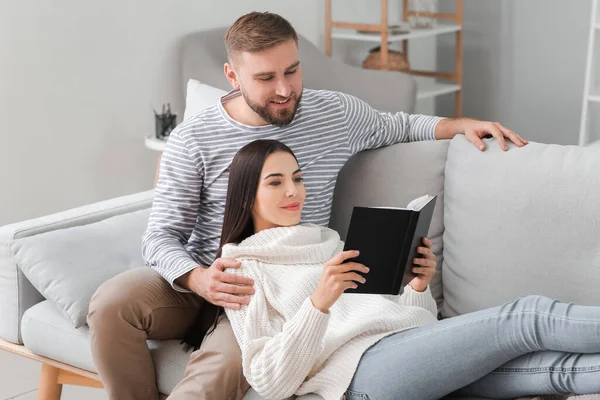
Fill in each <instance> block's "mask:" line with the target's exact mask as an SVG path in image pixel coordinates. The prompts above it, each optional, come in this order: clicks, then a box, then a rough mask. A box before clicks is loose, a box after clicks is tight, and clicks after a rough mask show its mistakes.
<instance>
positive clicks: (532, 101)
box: [437, 0, 597, 144]
mask: <svg viewBox="0 0 600 400" xmlns="http://www.w3.org/2000/svg"><path fill="white" fill-rule="evenodd" d="M441 3H442V4H444V3H443V2H441ZM450 3H453V2H450ZM464 9H465V15H464V114H465V116H470V117H474V118H479V119H489V120H493V121H500V122H501V123H503V124H504V125H505V126H508V127H510V128H511V129H513V130H515V131H517V132H519V133H520V134H522V136H524V137H526V138H527V139H529V140H532V141H537V142H542V143H558V144H577V140H578V135H579V126H580V117H581V108H582V104H583V84H584V75H585V62H586V51H587V41H588V32H589V31H588V29H589V24H590V12H591V0H577V1H566V0H527V1H522V0H494V1H489V0H488V1H481V0H465V1H464ZM439 43H440V47H439V48H440V52H439V53H438V63H439V64H440V68H444V67H447V66H448V65H447V63H448V59H449V58H448V55H449V54H450V53H451V52H452V51H453V42H452V41H450V40H448V38H443V37H440V41H439ZM452 107H453V103H452V102H451V101H448V100H446V99H444V100H440V101H439V102H438V108H437V112H438V113H442V114H443V113H446V112H448V110H449V109H452ZM596 115H597V114H596Z"/></svg>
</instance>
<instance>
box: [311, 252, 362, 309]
mask: <svg viewBox="0 0 600 400" xmlns="http://www.w3.org/2000/svg"><path fill="white" fill-rule="evenodd" d="M358 254H359V253H358V251H356V250H349V251H344V252H342V253H340V254H338V255H337V256H335V257H333V258H332V259H331V260H329V261H328V262H327V264H325V267H324V268H323V273H322V274H321V279H320V280H319V284H318V285H317V289H316V290H315V292H314V293H313V295H312V296H311V297H310V299H311V301H312V303H313V306H314V307H315V308H316V309H317V310H319V311H321V312H322V313H325V314H327V313H328V312H329V308H331V306H332V305H333V304H334V303H335V302H336V301H337V300H338V299H339V298H340V296H341V295H342V294H343V293H344V291H345V290H346V289H350V288H353V289H355V288H356V287H357V284H356V283H355V282H354V281H356V282H361V283H365V282H366V279H365V278H363V277H362V275H360V274H358V273H356V272H355V271H359V272H362V273H365V274H366V273H367V272H369V268H367V267H365V266H364V265H362V264H359V263H356V262H348V263H344V264H342V263H343V262H344V261H345V260H347V259H348V258H354V257H357V256H358Z"/></svg>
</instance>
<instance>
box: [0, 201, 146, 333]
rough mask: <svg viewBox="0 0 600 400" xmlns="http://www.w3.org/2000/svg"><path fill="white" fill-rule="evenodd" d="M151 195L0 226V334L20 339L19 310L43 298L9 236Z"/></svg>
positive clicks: (90, 216)
mask: <svg viewBox="0 0 600 400" xmlns="http://www.w3.org/2000/svg"><path fill="white" fill-rule="evenodd" d="M153 195H154V191H153V190H149V191H146V192H140V193H136V194H132V195H127V196H122V197H117V198H114V199H110V200H105V201H101V202H97V203H93V204H89V205H85V206H82V207H77V208H73V209H70V210H66V211H62V212H59V213H55V214H51V215H47V216H43V217H40V218H34V219H30V220H27V221H22V222H17V223H14V224H10V225H5V226H2V227H0V338H2V339H5V340H8V341H10V342H13V343H22V340H21V329H20V324H21V318H22V316H23V314H24V313H25V311H26V310H27V309H28V308H30V307H31V306H33V305H35V304H37V303H39V302H40V301H42V300H44V298H43V297H42V295H41V294H40V293H39V292H38V291H37V290H36V289H35V288H34V287H33V286H32V285H31V283H30V282H29V281H28V280H27V278H26V277H25V275H23V273H22V272H21V271H20V270H19V268H18V266H17V264H16V262H15V260H14V258H13V256H12V253H11V251H10V248H9V243H10V242H11V241H12V240H14V239H20V238H24V237H30V236H35V235H39V234H41V233H45V232H50V231H55V230H59V229H65V228H70V227H74V226H82V225H87V224H91V223H95V222H98V221H101V220H104V219H106V218H110V217H113V216H116V215H122V214H127V213H130V212H134V211H138V210H142V209H146V208H150V207H151V206H152V199H153Z"/></svg>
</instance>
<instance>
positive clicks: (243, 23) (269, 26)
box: [225, 11, 298, 62]
mask: <svg viewBox="0 0 600 400" xmlns="http://www.w3.org/2000/svg"><path fill="white" fill-rule="evenodd" d="M290 39H292V40H294V42H296V44H297V43H298V35H297V34H296V31H295V30H294V27H293V26H292V24H290V23H289V22H288V21H287V20H286V19H285V18H283V17H282V16H280V15H277V14H273V13H270V12H256V11H254V12H251V13H248V14H246V15H243V16H241V17H240V18H238V20H237V21H235V22H234V23H233V25H231V27H230V28H229V30H228V31H227V33H226V34H225V47H226V48H227V56H228V57H229V61H230V62H234V60H235V58H236V56H237V55H238V54H239V53H241V52H249V53H254V52H257V51H262V50H266V49H270V48H272V47H275V46H276V45H278V44H280V43H283V42H285V41H287V40H290Z"/></svg>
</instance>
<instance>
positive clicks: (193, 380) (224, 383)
mask: <svg viewBox="0 0 600 400" xmlns="http://www.w3.org/2000/svg"><path fill="white" fill-rule="evenodd" d="M203 303H204V299H202V298H201V297H200V296H198V295H196V294H190V293H179V292H177V291H176V290H174V289H173V288H172V287H171V285H169V283H167V282H166V281H165V280H164V279H163V278H162V277H161V276H160V275H158V274H157V273H156V272H155V271H154V270H153V269H152V268H150V267H141V268H136V269H133V270H129V271H126V272H124V273H122V274H120V275H118V276H116V277H114V278H112V279H110V280H108V281H106V282H105V283H103V284H102V285H101V286H100V287H99V288H98V290H97V291H96V293H95V294H94V296H93V298H92V300H91V302H90V312H89V315H88V325H89V326H90V331H91V342H92V343H91V344H92V356H93V358H94V363H95V365H96V368H97V370H98V374H99V375H100V379H101V380H102V382H103V384H104V387H105V388H106V391H107V393H108V397H109V399H111V400H158V396H159V393H158V389H157V387H156V376H155V375H156V373H155V369H154V364H153V362H152V358H151V356H150V351H149V350H148V346H147V344H146V340H147V339H151V340H161V339H181V338H182V337H183V335H184V334H185V332H186V331H187V329H188V327H189V326H190V324H191V323H192V321H193V320H194V319H195V317H196V314H197V313H198V311H199V310H200V309H201V307H202V304H203ZM182 351H183V347H182ZM248 388H249V385H248V383H247V382H246V380H245V379H244V377H243V374H242V365H241V352H240V348H239V346H238V344H237V342H236V340H235V337H234V335H233V331H232V329H231V325H230V323H229V320H228V319H227V318H226V317H225V316H223V317H222V318H221V320H220V322H219V324H218V326H217V328H216V330H215V331H214V332H213V333H212V334H211V335H209V336H207V337H206V338H205V339H204V341H203V342H202V346H201V347H200V349H199V350H198V351H195V352H193V353H191V356H190V361H189V363H188V365H187V367H186V369H185V376H184V378H183V380H182V381H181V382H180V383H179V384H178V385H177V386H176V387H175V389H173V391H172V393H171V395H170V396H169V399H172V400H187V399H190V400H191V399H194V400H201V399H207V400H208V399H210V400H214V399H225V400H238V399H241V398H242V397H243V396H244V394H245V393H246V391H247V390H248Z"/></svg>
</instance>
